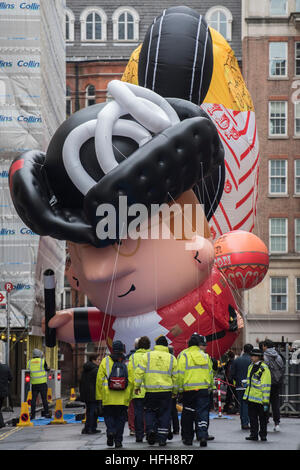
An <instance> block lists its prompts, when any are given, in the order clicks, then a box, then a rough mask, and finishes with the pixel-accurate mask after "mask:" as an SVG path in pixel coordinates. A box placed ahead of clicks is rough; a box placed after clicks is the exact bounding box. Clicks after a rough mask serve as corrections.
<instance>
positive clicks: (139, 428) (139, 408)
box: [133, 398, 145, 439]
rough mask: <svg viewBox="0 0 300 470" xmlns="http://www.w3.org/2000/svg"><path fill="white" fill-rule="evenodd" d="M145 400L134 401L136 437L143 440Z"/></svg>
mask: <svg viewBox="0 0 300 470" xmlns="http://www.w3.org/2000/svg"><path fill="white" fill-rule="evenodd" d="M144 403H145V399H144V398H134V399H133V407H134V430H135V437H136V438H137V439H143V437H144V428H145V424H144V421H145V420H144V417H145V412H144Z"/></svg>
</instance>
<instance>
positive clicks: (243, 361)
mask: <svg viewBox="0 0 300 470" xmlns="http://www.w3.org/2000/svg"><path fill="white" fill-rule="evenodd" d="M250 364H251V357H250V356H249V354H246V353H244V354H242V355H241V356H240V357H238V358H236V359H234V361H233V362H232V364H231V368H230V380H235V385H236V388H237V389H243V390H245V389H244V388H243V386H242V383H241V381H242V380H243V379H246V378H247V373H248V367H249V366H250Z"/></svg>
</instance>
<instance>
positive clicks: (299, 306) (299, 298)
mask: <svg viewBox="0 0 300 470" xmlns="http://www.w3.org/2000/svg"><path fill="white" fill-rule="evenodd" d="M296 310H297V311H298V312H299V311H300V277H297V278H296Z"/></svg>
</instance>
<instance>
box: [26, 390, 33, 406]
mask: <svg viewBox="0 0 300 470" xmlns="http://www.w3.org/2000/svg"><path fill="white" fill-rule="evenodd" d="M31 401H32V391H31V390H29V392H28V393H27V400H26V402H27V404H28V408H31Z"/></svg>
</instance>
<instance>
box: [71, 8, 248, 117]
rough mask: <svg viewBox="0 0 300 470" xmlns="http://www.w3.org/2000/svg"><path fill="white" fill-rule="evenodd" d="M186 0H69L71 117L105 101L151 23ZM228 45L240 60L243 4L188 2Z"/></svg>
mask: <svg viewBox="0 0 300 470" xmlns="http://www.w3.org/2000/svg"><path fill="white" fill-rule="evenodd" d="M183 3H184V2H182V0H173V1H171V2H170V1H164V0H162V1H160V2H152V1H143V2H136V1H135V0H127V1H126V2H125V3H121V2H119V1H105V2H101V6H99V2H98V1H97V0H67V2H66V44H67V113H68V114H70V113H71V112H74V111H76V110H78V109H81V108H83V107H85V106H88V105H89V104H94V103H95V102H97V103H98V102H102V101H105V100H106V89H107V84H108V82H110V81H111V80H113V79H119V78H121V76H122V74H123V71H124V69H125V66H126V64H127V62H128V59H129V57H130V55H131V53H132V52H133V51H134V49H135V48H136V47H137V46H138V45H139V44H140V43H141V42H142V41H143V38H144V36H145V33H146V31H147V29H148V27H149V26H150V24H151V23H152V21H153V19H154V18H155V17H156V16H158V15H160V14H161V13H162V11H163V10H164V9H165V8H169V7H171V6H176V5H182V4H183ZM184 4H185V5H186V6H189V7H191V8H193V9H194V10H196V11H198V12H199V13H201V14H203V15H205V17H206V19H207V21H208V22H209V24H210V25H211V26H213V27H214V28H215V29H218V30H219V31H220V32H221V33H222V34H223V35H224V36H225V37H226V39H227V40H228V42H229V43H230V45H231V46H232V48H233V50H234V51H235V54H236V57H237V59H238V61H239V62H240V61H241V20H240V19H241V2H240V1H233V0H222V2H220V3H219V6H218V7H216V6H215V5H216V2H215V1H212V0H204V1H201V2H199V1H188V2H185V3H184Z"/></svg>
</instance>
